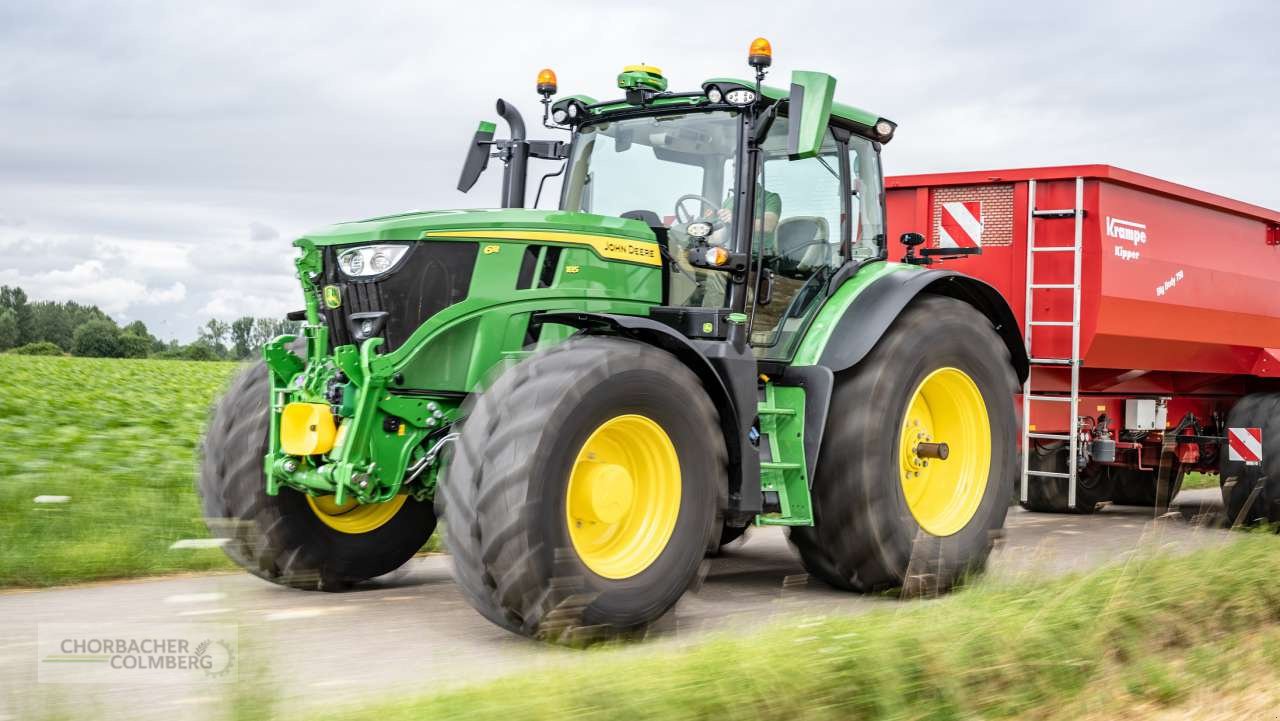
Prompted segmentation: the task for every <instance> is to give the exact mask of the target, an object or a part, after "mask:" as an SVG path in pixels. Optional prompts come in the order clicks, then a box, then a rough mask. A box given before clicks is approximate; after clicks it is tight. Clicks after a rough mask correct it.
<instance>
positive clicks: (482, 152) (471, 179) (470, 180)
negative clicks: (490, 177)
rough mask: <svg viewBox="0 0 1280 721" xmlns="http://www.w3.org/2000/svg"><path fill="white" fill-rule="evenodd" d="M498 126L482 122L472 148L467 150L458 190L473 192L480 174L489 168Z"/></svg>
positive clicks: (472, 140) (472, 139) (474, 137)
mask: <svg viewBox="0 0 1280 721" xmlns="http://www.w3.org/2000/svg"><path fill="white" fill-rule="evenodd" d="M497 129H498V126H497V125H495V124H494V123H490V122H488V121H484V120H482V121H480V127H479V128H477V129H476V134H475V135H474V136H472V138H471V147H470V148H468V149H467V159H466V161H465V162H464V163H463V164H462V175H460V176H459V177H458V190H461V191H462V192H464V193H465V192H467V191H469V190H471V188H472V186H474V185H475V184H476V181H477V180H479V179H480V174H481V173H483V172H484V169H485V168H487V167H489V147H490V146H491V145H493V134H494V132H495V131H496V130H497Z"/></svg>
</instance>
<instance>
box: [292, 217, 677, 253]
mask: <svg viewBox="0 0 1280 721" xmlns="http://www.w3.org/2000/svg"><path fill="white" fill-rule="evenodd" d="M450 230H467V231H483V230H503V231H508V232H510V231H513V230H515V231H519V230H529V231H559V232H565V233H590V234H593V235H612V236H617V237H619V238H628V239H632V240H649V241H652V240H654V239H655V238H654V235H653V231H652V230H650V229H649V227H648V226H647V225H645V224H644V223H643V222H641V221H638V220H631V219H628V218H619V217H616V216H607V215H592V214H591V213H568V212H564V211H560V210H529V209H526V208H497V209H492V210H432V211H422V212H415V213H403V214H401V215H388V216H384V217H381V218H369V219H368V220H359V221H352V222H349V223H339V224H337V225H331V226H329V227H327V228H322V229H320V230H318V231H315V232H312V233H308V234H307V235H305V236H304V237H303V239H302V240H306V241H310V242H312V243H314V244H315V245H318V246H325V245H346V244H349V243H367V242H370V241H377V240H416V239H418V238H422V237H424V236H425V235H426V234H428V233H435V232H437V231H450ZM299 242H301V241H299ZM295 244H296V243H295Z"/></svg>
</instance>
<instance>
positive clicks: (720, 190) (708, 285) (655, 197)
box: [561, 111, 742, 307]
mask: <svg viewBox="0 0 1280 721" xmlns="http://www.w3.org/2000/svg"><path fill="white" fill-rule="evenodd" d="M741 126H742V119H741V116H740V115H739V114H738V113H737V112H732V111H713V112H693V113H678V114H667V115H651V116H645V117H638V118H628V119H624V120H615V121H612V122H603V123H597V124H595V125H588V126H585V127H583V128H582V129H581V130H579V131H578V134H577V138H576V140H575V142H574V144H573V153H572V156H571V158H570V161H569V177H568V178H567V179H566V181H565V184H564V191H563V196H562V199H561V209H562V210H570V211H582V212H586V213H595V214H597V215H622V214H624V213H631V214H634V213H635V212H636V211H642V212H645V214H647V213H652V214H653V216H651V217H650V218H649V219H648V220H649V222H653V221H654V217H656V220H657V222H658V223H660V224H661V225H663V226H665V227H666V228H668V229H669V243H670V247H669V251H670V252H671V256H672V257H673V258H676V259H677V260H676V262H677V264H679V265H682V266H684V265H687V264H686V263H685V262H684V253H683V248H684V245H685V243H687V242H688V237H687V235H686V234H685V232H684V229H685V227H686V226H687V225H688V224H689V223H692V222H695V221H709V222H711V223H712V224H713V225H714V227H715V232H714V234H713V235H712V237H711V238H710V239H709V240H710V242H712V243H713V244H715V243H727V242H728V239H729V238H732V237H733V235H732V234H733V209H732V202H731V200H730V199H731V198H732V196H733V182H734V167H735V166H734V160H735V155H736V153H737V150H738V137H739V136H738V134H739V133H740V132H741ZM721 275H723V274H721V273H707V272H704V271H700V270H696V269H694V268H693V267H692V266H688V267H684V268H676V269H674V270H673V274H672V278H671V281H672V282H671V283H670V289H671V298H670V302H671V303H673V304H681V305H697V306H703V307H710V306H719V305H722V304H723V302H724V282H723V279H722V278H721V277H720V276H721Z"/></svg>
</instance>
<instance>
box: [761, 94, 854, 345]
mask: <svg viewBox="0 0 1280 721" xmlns="http://www.w3.org/2000/svg"><path fill="white" fill-rule="evenodd" d="M787 131H788V120H787V118H785V117H779V118H778V119H777V120H776V121H775V122H774V124H773V127H772V128H770V130H769V135H768V137H767V138H766V140H765V148H764V153H765V159H764V163H763V166H764V167H763V172H762V175H761V177H760V178H759V179H758V181H759V186H758V187H757V190H756V196H757V197H756V217H755V218H754V223H755V225H754V227H755V242H754V244H753V252H756V253H759V264H760V267H762V268H763V269H764V272H766V273H771V274H772V279H773V282H772V286H773V288H772V290H773V292H772V294H771V297H768V298H763V297H762V298H761V300H766V301H767V303H765V304H763V305H762V304H759V303H756V304H755V305H754V319H753V321H752V327H751V331H752V332H751V342H752V344H753V345H754V346H756V355H757V356H758V357H761V358H776V359H780V360H782V359H786V358H787V357H789V355H790V353H791V351H792V349H793V348H792V347H793V346H794V344H795V343H796V342H798V340H799V335H800V332H801V331H802V330H803V329H804V326H805V325H806V324H807V322H808V318H809V315H810V314H811V312H812V311H813V310H814V309H816V308H817V306H818V305H819V304H820V303H819V301H820V300H821V298H822V297H823V293H824V292H825V286H826V280H827V278H828V277H829V276H830V275H831V271H833V270H834V269H836V268H838V267H840V264H841V263H842V262H843V260H844V259H843V257H841V248H842V247H843V246H842V241H843V239H844V223H843V220H844V217H843V216H844V214H843V207H844V204H843V200H844V199H843V197H842V192H843V191H842V188H843V187H844V184H843V183H842V181H841V168H842V167H845V163H844V160H843V158H842V157H841V156H842V155H843V154H844V153H845V152H846V150H845V145H844V144H843V143H840V142H838V141H837V140H836V138H835V136H834V135H833V134H832V132H831V131H830V130H828V131H827V136H826V140H825V141H824V142H823V145H822V149H821V150H820V151H819V153H818V155H817V156H816V157H813V158H806V159H803V160H788V159H787V154H786V145H787ZM753 297H754V294H753Z"/></svg>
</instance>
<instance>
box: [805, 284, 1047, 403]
mask: <svg viewBox="0 0 1280 721" xmlns="http://www.w3.org/2000/svg"><path fill="white" fill-rule="evenodd" d="M922 293H932V294H934V295H945V296H948V297H951V298H955V299H957V300H960V301H964V302H965V303H968V304H969V305H972V306H973V307H974V308H976V309H977V310H978V311H979V312H980V313H982V314H983V315H985V316H987V318H989V319H990V320H991V324H992V325H993V326H994V327H995V330H996V333H998V334H999V335H1000V338H1001V339H1002V340H1004V343H1005V346H1006V347H1008V349H1009V358H1010V360H1011V362H1012V364H1013V369H1014V372H1015V373H1016V374H1017V376H1018V380H1019V382H1021V381H1025V380H1026V378H1027V374H1028V372H1029V363H1028V360H1027V353H1026V346H1025V345H1024V344H1023V340H1022V333H1021V332H1020V331H1019V330H1018V322H1017V319H1016V318H1015V316H1014V315H1013V311H1012V310H1011V309H1010V308H1009V304H1008V303H1006V302H1005V300H1004V298H1003V297H1002V296H1001V295H1000V293H999V292H998V291H997V290H996V289H995V288H993V287H991V286H990V285H988V284H986V283H984V282H982V281H980V280H978V279H976V278H972V277H970V276H967V275H963V274H961V273H957V272H955V271H952V270H919V271H911V270H907V269H905V268H904V269H901V270H899V271H897V272H893V271H890V272H883V273H881V274H879V276H878V277H876V278H875V279H874V280H872V281H871V282H870V283H867V284H866V285H865V286H864V287H862V288H861V290H860V291H859V292H857V293H856V295H854V296H853V298H852V300H851V301H849V302H848V303H847V304H846V305H845V307H844V310H843V311H842V312H840V315H839V317H838V319H836V320H835V321H834V323H833V324H831V330H830V332H829V333H827V337H826V339H825V343H822V344H821V345H820V346H814V345H813V344H811V343H808V342H802V343H801V352H802V353H803V352H804V349H805V348H806V346H808V347H809V348H810V353H811V354H814V355H816V359H815V361H816V364H817V365H823V366H826V367H828V368H830V369H831V370H832V371H835V372H837V373H838V372H840V371H842V370H845V369H847V368H851V367H853V366H854V365H856V364H857V363H858V362H859V361H861V360H862V359H863V358H865V357H866V355H867V354H868V353H870V352H871V349H872V348H874V347H875V345H876V343H878V342H879V341H880V338H881V337H882V336H884V334H885V331H887V330H888V329H889V326H890V325H892V324H893V321H894V320H896V319H897V317H898V316H899V315H901V313H902V311H903V310H904V309H905V308H906V307H907V304H909V303H910V302H911V301H912V299H914V298H915V297H916V296H918V295H920V294H922ZM833 298H834V296H833ZM833 310H834V309H833ZM806 341H808V339H806ZM798 361H799V359H798ZM815 361H809V362H815Z"/></svg>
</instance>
